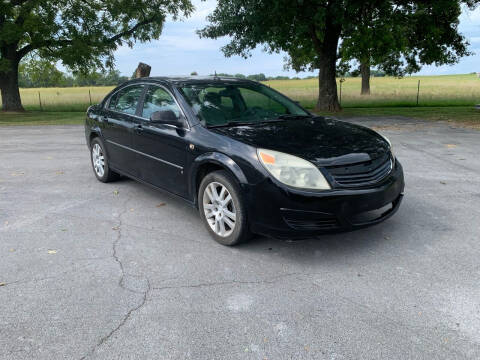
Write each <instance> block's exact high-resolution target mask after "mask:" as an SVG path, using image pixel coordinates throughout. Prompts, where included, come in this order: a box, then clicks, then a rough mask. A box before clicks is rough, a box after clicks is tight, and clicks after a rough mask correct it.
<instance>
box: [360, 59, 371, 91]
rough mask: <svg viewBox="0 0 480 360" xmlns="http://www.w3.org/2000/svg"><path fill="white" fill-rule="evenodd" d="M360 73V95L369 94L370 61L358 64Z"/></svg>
mask: <svg viewBox="0 0 480 360" xmlns="http://www.w3.org/2000/svg"><path fill="white" fill-rule="evenodd" d="M360 73H361V74H362V91H361V93H360V94H361V95H370V63H369V62H368V61H367V62H362V63H361V64H360Z"/></svg>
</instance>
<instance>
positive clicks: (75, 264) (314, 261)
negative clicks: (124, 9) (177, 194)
mask: <svg viewBox="0 0 480 360" xmlns="http://www.w3.org/2000/svg"><path fill="white" fill-rule="evenodd" d="M352 121H357V122H361V123H363V124H365V125H367V126H370V127H373V128H375V129H377V130H378V131H380V132H381V133H382V134H384V135H386V136H388V137H389V138H390V139H391V141H392V143H393V146H394V151H395V153H396V155H397V157H398V158H399V159H400V161H401V162H402V164H403V166H404V170H405V176H406V193H405V198H404V201H403V204H402V206H401V208H400V210H399V211H398V213H397V214H396V215H395V216H394V217H392V218H391V219H389V220H387V221H386V222H384V223H382V224H380V225H377V226H375V227H371V228H368V229H363V230H360V231H355V232H350V233H342V234H333V235H328V236H320V237H318V238H315V239H309V240H302V241H285V240H274V239H266V238H261V237H257V238H255V239H253V240H252V241H251V242H249V243H247V244H243V245H241V246H238V247H234V248H228V247H224V246H221V245H219V244H217V243H215V242H214V241H213V240H212V239H211V238H210V237H209V235H208V233H207V231H206V230H205V229H204V227H203V225H202V223H201V222H200V219H199V217H198V214H197V212H196V210H194V209H192V208H190V207H189V205H187V204H186V203H183V202H182V201H180V200H178V199H176V198H173V197H172V196H169V195H168V194H166V193H164V192H161V191H156V190H153V189H151V188H149V187H147V186H145V185H142V184H139V183H136V182H134V181H132V180H128V179H123V180H120V181H118V182H115V183H110V184H103V183H100V182H98V181H97V180H96V179H95V177H94V175H93V172H92V169H91V165H90V161H89V153H88V150H87V148H86V146H85V139H84V131H83V128H82V127H81V126H45V127H0V358H1V359H49V360H54V359H84V358H85V359H195V360H200V359H272V360H274V359H478V358H480V131H478V130H472V129H468V128H462V127H454V126H452V125H451V124H448V123H434V122H421V121H413V120H408V119H402V118H388V119H387V118H384V119H379V118H377V119H368V118H363V119H352Z"/></svg>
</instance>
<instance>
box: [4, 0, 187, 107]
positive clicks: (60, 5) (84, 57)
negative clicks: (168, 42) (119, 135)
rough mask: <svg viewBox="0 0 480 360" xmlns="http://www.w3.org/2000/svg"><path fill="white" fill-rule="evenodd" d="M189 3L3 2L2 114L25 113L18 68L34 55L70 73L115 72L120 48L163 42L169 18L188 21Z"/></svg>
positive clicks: (120, 0)
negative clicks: (102, 69) (111, 69)
mask: <svg viewBox="0 0 480 360" xmlns="http://www.w3.org/2000/svg"><path fill="white" fill-rule="evenodd" d="M192 11H193V6H192V4H191V2H190V0H135V1H132V0H57V1H51V0H4V1H1V2H0V90H1V95H2V109H3V110H14V111H19V110H23V108H22V104H21V100H20V93H19V90H18V66H19V63H20V61H21V60H22V58H24V57H25V56H26V55H27V54H29V53H31V52H32V51H35V52H36V53H37V54H38V55H39V56H40V57H42V58H44V59H50V60H52V61H56V60H61V61H62V62H63V64H64V65H65V66H67V67H69V68H71V69H72V70H79V71H87V70H88V69H91V68H93V67H103V66H107V67H111V66H112V65H113V52H114V51H115V50H116V49H117V47H118V46H120V45H123V44H127V45H130V46H131V45H132V44H133V43H134V42H135V41H140V42H144V41H149V40H151V39H156V38H158V37H159V36H160V33H161V31H162V27H163V23H164V21H165V19H166V17H167V15H171V16H173V17H174V18H176V17H178V16H182V15H184V16H188V15H189V14H190V13H191V12H192Z"/></svg>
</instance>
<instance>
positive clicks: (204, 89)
mask: <svg viewBox="0 0 480 360" xmlns="http://www.w3.org/2000/svg"><path fill="white" fill-rule="evenodd" d="M181 90H182V92H183V94H184V96H185V98H186V99H187V101H188V102H189V103H190V105H191V106H192V108H193V111H194V112H195V113H196V114H197V116H198V117H199V119H200V121H201V123H202V124H203V125H204V126H207V127H217V126H218V127H219V126H235V125H242V124H261V123H265V122H269V121H278V120H280V119H285V118H297V117H298V118H300V117H309V116H310V114H309V113H308V112H306V111H305V110H303V109H302V108H301V107H300V106H298V105H297V104H296V103H295V102H293V101H291V100H289V99H288V98H286V97H285V96H283V95H281V94H280V93H278V92H276V91H274V90H272V89H270V88H269V87H267V86H265V85H261V84H255V83H252V84H249V83H240V84H225V83H223V84H222V83H215V82H213V83H205V84H203V83H202V84H188V85H184V86H182V87H181Z"/></svg>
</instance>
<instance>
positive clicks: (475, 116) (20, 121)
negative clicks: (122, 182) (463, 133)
mask: <svg viewBox="0 0 480 360" xmlns="http://www.w3.org/2000/svg"><path fill="white" fill-rule="evenodd" d="M319 114H320V115H324V116H334V117H338V118H349V117H360V116H365V117H377V116H387V117H405V118H413V119H424V120H432V121H435V120H442V121H452V122H455V123H458V124H464V125H467V126H468V125H474V126H475V127H479V126H480V110H477V109H475V108H474V107H473V106H455V107H445V106H441V107H418V108H414V107H387V108H344V109H343V110H342V111H341V112H338V113H329V112H321V113H319ZM84 120H85V112H84V111H78V112H74V111H67V112H61V111H52V112H46V111H43V112H41V111H27V112H24V113H11V112H0V126H9V125H10V126H15V125H71V124H72V125H73V124H76V125H79V124H83V122H84Z"/></svg>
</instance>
